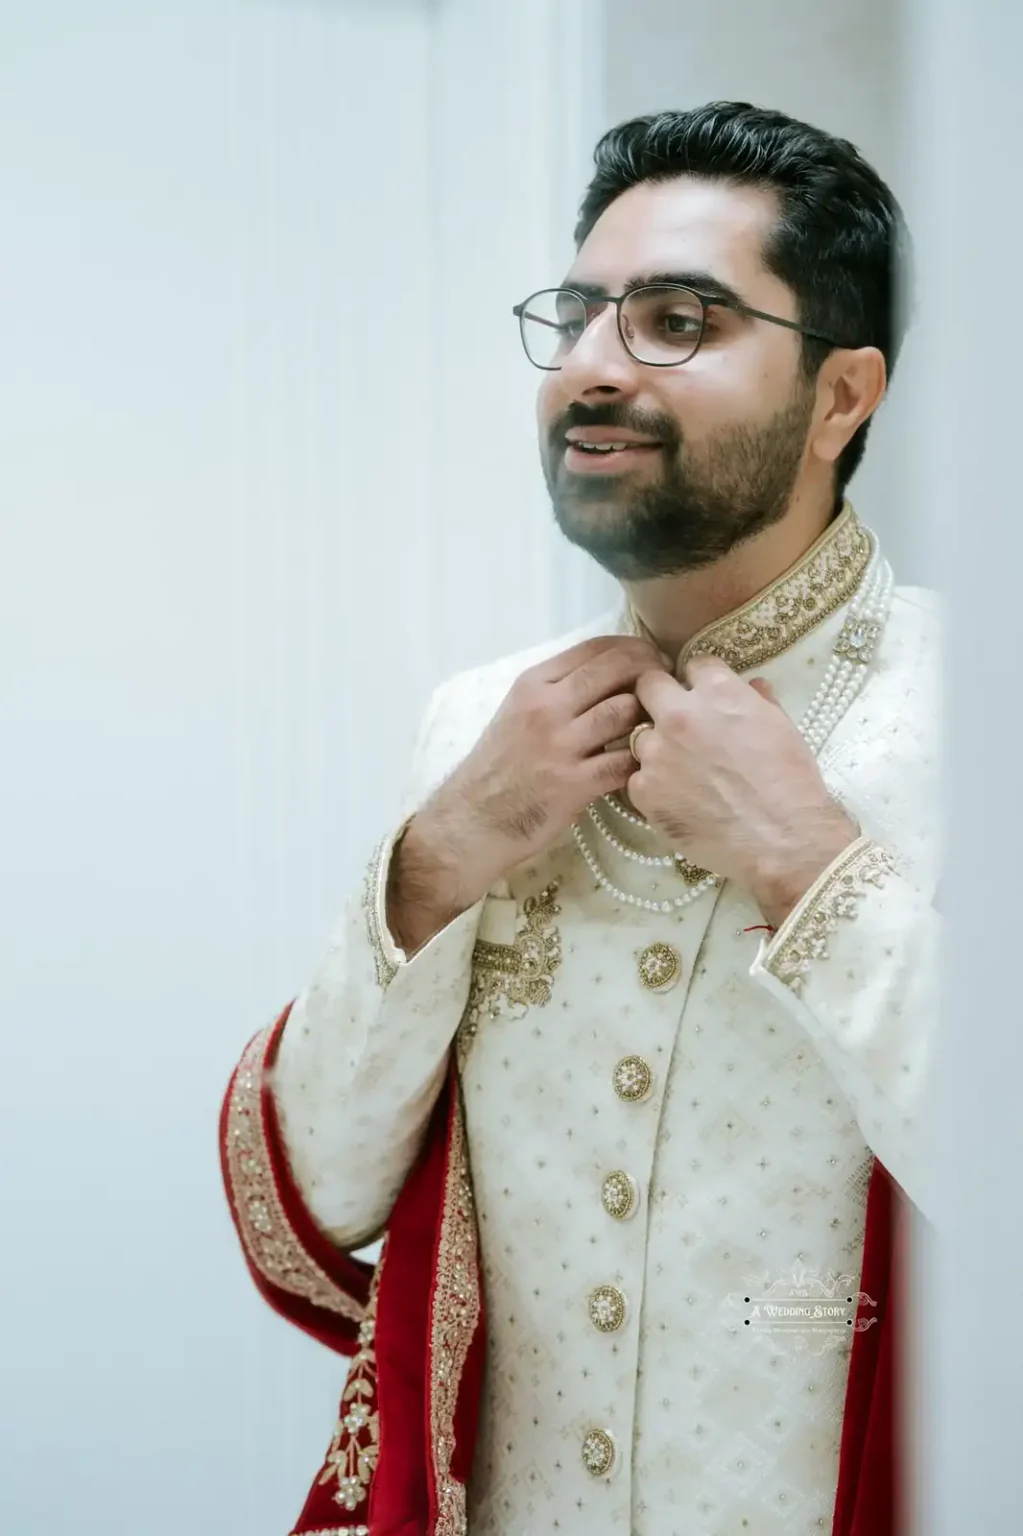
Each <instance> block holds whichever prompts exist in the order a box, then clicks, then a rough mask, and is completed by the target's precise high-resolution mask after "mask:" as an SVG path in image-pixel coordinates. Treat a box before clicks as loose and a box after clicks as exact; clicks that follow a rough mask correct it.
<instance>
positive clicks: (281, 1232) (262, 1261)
mask: <svg viewBox="0 0 1023 1536" xmlns="http://www.w3.org/2000/svg"><path fill="white" fill-rule="evenodd" d="M271 1033H272V1030H271V1029H266V1030H263V1032H262V1033H261V1034H259V1035H257V1036H256V1038H255V1039H254V1040H253V1041H252V1042H251V1044H250V1045H249V1046H248V1047H247V1048H246V1051H245V1054H244V1055H243V1057H242V1059H241V1064H240V1066H239V1068H238V1071H237V1074H236V1075H235V1080H234V1086H233V1088H232V1090H231V1100H230V1104H229V1106H228V1113H227V1167H228V1176H229V1179H230V1184H231V1194H232V1196H233V1199H234V1206H235V1210H236V1212H237V1216H238V1232H239V1235H240V1237H241V1240H242V1244H243V1246H244V1248H245V1252H246V1253H247V1254H248V1256H249V1258H250V1259H251V1260H252V1263H253V1264H254V1265H255V1267H256V1269H258V1270H259V1272H260V1274H261V1275H262V1276H263V1277H264V1278H265V1279H266V1280H268V1281H269V1282H270V1284H271V1285H275V1286H277V1287H278V1289H279V1290H282V1291H287V1292H288V1293H289V1295H292V1296H301V1297H303V1298H304V1300H306V1301H309V1302H312V1304H313V1306H316V1307H323V1308H325V1309H326V1310H327V1311H329V1312H337V1313H340V1315H341V1316H342V1317H348V1318H351V1319H353V1320H354V1321H355V1322H361V1321H362V1318H363V1316H364V1315H365V1308H364V1307H363V1306H362V1304H361V1303H360V1302H358V1301H356V1300H355V1298H354V1297H352V1296H349V1294H348V1293H347V1291H343V1290H342V1289H341V1287H340V1286H339V1285H336V1284H335V1282H334V1281H333V1280H332V1279H331V1278H330V1276H329V1275H328V1274H327V1273H326V1271H325V1270H323V1269H321V1268H320V1266H319V1264H317V1263H316V1261H315V1259H313V1258H312V1256H311V1255H310V1254H308V1253H307V1252H306V1250H305V1248H303V1246H302V1244H301V1243H300V1242H299V1240H298V1238H297V1237H296V1236H295V1234H294V1232H293V1231H292V1229H291V1226H290V1224H289V1222H288V1218H287V1217H286V1216H285V1214H284V1207H283V1206H282V1205H281V1202H280V1198H279V1196H278V1194H277V1187H276V1185H275V1183H274V1176H273V1169H272V1167H271V1163H270V1150H269V1148H268V1146H267V1144H266V1134H265V1131H264V1128H263V1109H262V1103H261V1094H262V1086H263V1061H264V1057H265V1056H266V1049H267V1045H268V1044H269V1040H270V1036H271Z"/></svg>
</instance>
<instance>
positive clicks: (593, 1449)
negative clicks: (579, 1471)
mask: <svg viewBox="0 0 1023 1536" xmlns="http://www.w3.org/2000/svg"><path fill="white" fill-rule="evenodd" d="M614 1464H615V1443H614V1439H613V1438H612V1436H611V1435H609V1434H608V1432H607V1430H606V1429H591V1430H590V1432H589V1434H588V1435H587V1436H586V1439H585V1440H584V1441H583V1466H584V1467H585V1468H586V1470H587V1472H592V1474H593V1476H594V1477H606V1476H607V1474H608V1473H609V1472H610V1470H611V1468H612V1467H613V1466H614Z"/></svg>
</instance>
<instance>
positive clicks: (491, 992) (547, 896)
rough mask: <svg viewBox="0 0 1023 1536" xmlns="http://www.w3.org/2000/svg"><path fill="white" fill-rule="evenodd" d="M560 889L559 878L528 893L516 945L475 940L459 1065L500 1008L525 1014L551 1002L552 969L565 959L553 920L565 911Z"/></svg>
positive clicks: (461, 1027)
mask: <svg viewBox="0 0 1023 1536" xmlns="http://www.w3.org/2000/svg"><path fill="white" fill-rule="evenodd" d="M557 889H558V882H557V881H556V880H555V881H553V882H552V883H551V884H550V885H548V886H546V887H545V888H544V889H543V890H542V891H541V892H540V895H539V896H527V898H526V900H525V902H524V904H523V908H522V917H521V919H520V931H519V933H518V936H517V938H516V940H515V942H514V944H490V943H488V942H486V941H485V940H483V939H480V940H478V941H477V943H476V946H475V948H474V950H473V955H472V982H471V984H470V987H469V1000H468V1002H467V1003H466V1006H465V1013H464V1014H463V1016H462V1022H461V1024H460V1025H459V1029H458V1041H457V1045H458V1060H459V1065H460V1066H461V1065H464V1063H465V1059H466V1057H467V1056H468V1054H469V1050H470V1048H471V1046H472V1042H473V1040H475V1038H476V1033H477V1031H478V1029H479V1027H480V1024H481V1023H482V1021H483V1019H484V1018H491V1019H496V1018H498V1017H499V1016H500V1015H501V1014H502V1013H508V1014H510V1016H511V1017H512V1018H521V1017H522V1015H523V1014H524V1013H525V1011H526V1009H527V1008H529V1007H531V1006H535V1007H538V1008H543V1007H546V1005H547V1004H548V1003H549V1002H550V1000H551V989H552V983H553V979H554V973H555V971H556V970H557V969H558V967H559V966H560V964H561V935H560V933H559V932H558V929H557V926H556V924H555V918H556V917H557V916H558V914H559V913H560V911H561V908H560V907H559V906H558V904H557V903H556V901H555V900H554V897H555V895H556V893H557ZM515 1010H518V1011H515Z"/></svg>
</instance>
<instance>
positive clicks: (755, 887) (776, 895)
mask: <svg viewBox="0 0 1023 1536" xmlns="http://www.w3.org/2000/svg"><path fill="white" fill-rule="evenodd" d="M859 836H860V829H859V827H858V826H857V825H856V823H855V822H854V821H853V820H852V818H851V817H850V816H848V815H847V814H846V812H845V811H844V810H842V809H841V807H840V806H834V805H833V806H832V807H831V810H830V813H829V814H828V815H826V816H822V817H820V818H817V819H815V820H814V821H813V823H812V824H811V825H810V826H806V827H804V828H803V829H802V831H801V834H800V835H799V836H791V837H788V838H786V839H785V842H784V845H783V846H779V847H778V848H776V849H774V850H772V851H771V852H770V853H765V854H763V855H762V857H761V860H760V862H759V864H758V867H757V869H756V871H755V873H754V876H753V878H752V879H751V881H750V888H751V891H752V894H753V895H754V897H755V898H756V901H757V904H758V905H759V907H760V910H761V912H762V913H763V914H764V918H765V920H766V921H767V922H768V923H769V924H770V925H771V927H772V928H776V929H777V928H780V927H781V925H782V923H783V922H784V921H785V919H786V918H787V917H788V916H789V913H790V912H792V911H793V910H794V908H796V907H797V906H798V905H799V903H800V902H801V901H802V899H803V897H804V896H805V895H806V893H807V891H809V890H810V888H811V887H812V886H813V885H814V883H815V882H816V881H817V880H818V879H819V878H820V876H821V875H822V874H823V873H824V871H825V870H826V869H827V868H828V866H829V864H832V863H834V861H835V859H837V858H838V856H839V854H840V853H843V852H844V851H845V849H846V848H848V847H849V846H850V845H851V844H852V843H854V842H855V841H856V839H857V838H858V837H859Z"/></svg>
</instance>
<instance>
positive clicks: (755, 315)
mask: <svg viewBox="0 0 1023 1536" xmlns="http://www.w3.org/2000/svg"><path fill="white" fill-rule="evenodd" d="M649 289H657V290H660V291H663V290H664V289H668V290H670V291H671V292H674V293H688V294H691V295H692V296H693V298H694V299H699V301H700V308H701V320H700V334H699V336H698V337H697V338H696V345H695V347H694V348H693V350H692V351H691V352H690V354H689V356H688V357H682V358H679V360H678V361H677V362H672V363H648V362H645V361H644V359H643V358H641V357H637V356H636V354H635V352H633V350H632V348H631V347H630V346H629V343H628V342H627V341H626V339H625V332H624V331H623V330H622V305H623V304H624V303H625V302H626V300H627V299H632V298H635V296H636V294H637V293H645V292H647V291H648V290H649ZM542 293H567V294H570V295H571V296H572V298H574V299H578V300H579V302H580V303H581V304H582V306H583V309H584V311H586V312H587V313H588V312H589V311H590V309H592V308H593V307H594V306H596V305H600V306H601V308H603V307H604V306H606V305H608V304H613V305H614V307H615V319H616V321H617V325H618V335H619V338H620V339H621V343H622V346H623V347H624V348H625V350H626V352H627V353H628V354H629V356H630V357H631V358H632V360H633V362H634V363H638V364H639V366H640V367H641V368H682V367H684V366H685V364H686V363H691V362H692V360H693V358H694V357H695V356H696V354H697V352H699V350H700V348H701V347H702V346H703V337H704V333H705V331H706V329H707V311H708V309H710V308H711V307H712V306H713V307H716V308H718V309H730V310H732V311H733V313H735V314H738V315H745V316H746V317H747V319H750V320H768V321H770V323H771V324H772V325H783V326H784V327H785V329H786V330H788V331H798V333H799V335H800V336H810V337H812V338H813V340H814V341H823V342H825V343H826V344H827V345H828V346H829V347H846V346H848V345H849V344H848V342H844V341H836V340H835V339H834V337H832V336H824V335H822V334H821V332H820V331H811V330H809V329H808V328H807V327H806V326H805V325H800V324H799V322H798V321H796V320H783V319H782V317H781V316H780V315H769V314H767V312H766V311H765V310H762V309H751V308H750V306H749V305H748V304H743V303H742V301H741V300H740V299H733V298H730V297H727V296H725V295H722V294H710V293H701V292H700V290H699V289H698V288H691V287H690V286H689V284H688V283H642V284H640V286H639V287H637V288H630V289H629V290H628V292H627V293H622V294H619V295H618V297H617V298H615V297H614V296H613V295H611V294H602V295H600V296H598V297H595V296H593V295H591V296H590V297H589V298H587V296H586V294H584V293H580V292H579V290H578V288H568V287H565V286H559V287H556V288H537V289H536V290H535V292H533V293H531V294H530V295H529V297H528V298H526V299H523V300H522V303H521V304H515V305H514V306H513V307H512V314H513V315H514V316H515V317H516V319H517V320H518V322H519V339H520V341H521V342H522V350H523V351H524V352H525V354H526V357H527V359H528V361H529V362H530V363H532V364H533V367H534V368H539V369H540V370H541V372H543V373H560V372H561V369H562V368H563V367H564V364H563V363H556V364H554V365H551V364H550V363H536V362H533V359H532V357H530V355H529V348H528V347H527V346H526V336H525V322H526V319H527V318H529V319H536V318H538V317H537V316H529V317H527V316H526V313H525V310H526V306H527V305H528V304H530V303H531V302H532V300H533V299H536V298H539V296H540V294H542ZM544 323H546V322H544ZM590 324H591V322H590V321H589V320H587V321H586V323H585V324H584V326H583V331H586V330H588V329H589V327H590ZM573 345H574V343H573Z"/></svg>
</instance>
